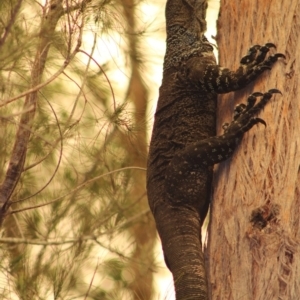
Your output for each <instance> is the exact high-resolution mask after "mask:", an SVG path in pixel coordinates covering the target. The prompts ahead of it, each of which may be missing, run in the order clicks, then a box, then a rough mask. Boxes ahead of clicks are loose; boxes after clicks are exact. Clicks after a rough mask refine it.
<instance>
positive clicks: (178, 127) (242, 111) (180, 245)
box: [147, 0, 284, 300]
mask: <svg viewBox="0 0 300 300" xmlns="http://www.w3.org/2000/svg"><path fill="white" fill-rule="evenodd" d="M206 8H207V1H206V0H168V1H167V5H166V30H167V49H166V54H165V58H164V68H163V80H162V84H161V87H160V90H159V99H158V104H157V109H156V113H155V121H154V126H153V133H152V138H151V143H150V149H149V157H148V171H147V192H148V199H149V205H150V208H151V211H152V213H153V215H154V218H155V222H156V226H157V230H158V233H159V235H160V238H161V241H162V246H163V251H164V256H165V261H166V264H167V266H168V268H169V269H170V271H171V272H172V274H173V278H174V283H175V291H176V299H177V300H179V299H185V300H186V299H198V300H199V299H200V300H201V299H208V293H207V279H206V275H205V267H204V258H203V253H202V251H201V236H200V232H201V226H202V224H203V221H204V219H205V216H206V214H207V211H208V207H209V203H210V194H211V184H212V175H213V174H212V172H213V165H214V164H215V163H218V162H220V161H223V160H225V159H227V158H228V157H229V156H230V155H231V154H232V153H233V150H234V148H235V147H236V146H237V145H238V143H239V142H240V140H241V139H242V136H243V134H244V132H246V131H248V130H249V129H250V128H251V127H252V126H253V125H254V124H256V123H258V122H262V120H261V119H258V118H253V117H254V115H255V114H257V113H258V112H259V111H260V109H261V108H263V106H264V105H265V104H266V103H267V101H268V100H269V99H270V98H271V96H272V94H273V93H274V92H278V91H277V90H271V91H269V92H268V93H266V94H264V95H263V94H253V95H252V96H250V97H249V99H250V100H249V101H248V104H247V105H244V106H240V107H239V109H237V110H236V111H235V117H234V120H233V121H232V123H230V124H229V125H228V126H227V127H226V129H225V132H224V135H222V136H220V137H216V105H217V94H218V93H225V92H230V91H234V90H237V89H241V88H243V87H245V86H246V85H247V84H248V83H249V82H251V81H253V80H254V79H256V78H257V77H258V76H259V75H260V74H261V73H263V72H264V71H265V70H267V69H270V68H271V66H272V64H273V63H274V62H276V61H277V59H278V58H279V57H284V56H283V55H282V54H275V55H270V56H268V55H267V53H268V51H269V49H270V48H271V47H273V46H274V45H273V44H271V43H269V44H266V45H265V46H259V45H255V46H253V47H251V48H250V50H249V53H248V54H247V55H246V56H245V57H243V58H242V60H241V65H240V67H239V68H238V69H237V70H236V71H230V70H229V69H226V68H222V67H220V66H218V65H217V64H216V60H215V57H214V54H213V47H212V46H211V44H210V43H209V42H208V41H207V39H206V37H205V36H204V32H205V31H206V21H205V14H206ZM258 96H262V97H263V98H262V100H261V101H260V102H259V103H258V104H257V105H256V106H254V102H255V100H253V97H254V98H256V97H258ZM251 99H252V100H251Z"/></svg>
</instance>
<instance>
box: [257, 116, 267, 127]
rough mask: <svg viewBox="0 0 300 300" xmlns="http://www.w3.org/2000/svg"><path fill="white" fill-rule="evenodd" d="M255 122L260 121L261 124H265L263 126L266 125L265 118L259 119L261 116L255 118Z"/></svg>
mask: <svg viewBox="0 0 300 300" xmlns="http://www.w3.org/2000/svg"><path fill="white" fill-rule="evenodd" d="M254 120H255V123H256V124H258V123H261V124H263V125H265V127H267V123H266V122H265V120H263V119H261V118H255V119H254Z"/></svg>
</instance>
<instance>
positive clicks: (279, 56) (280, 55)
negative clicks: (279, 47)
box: [274, 53, 286, 59]
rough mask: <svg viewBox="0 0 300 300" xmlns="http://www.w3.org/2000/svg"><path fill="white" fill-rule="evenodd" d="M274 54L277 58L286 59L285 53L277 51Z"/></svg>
mask: <svg viewBox="0 0 300 300" xmlns="http://www.w3.org/2000/svg"><path fill="white" fill-rule="evenodd" d="M274 56H275V57H276V58H283V59H286V57H285V55H284V54H282V53H276V54H274Z"/></svg>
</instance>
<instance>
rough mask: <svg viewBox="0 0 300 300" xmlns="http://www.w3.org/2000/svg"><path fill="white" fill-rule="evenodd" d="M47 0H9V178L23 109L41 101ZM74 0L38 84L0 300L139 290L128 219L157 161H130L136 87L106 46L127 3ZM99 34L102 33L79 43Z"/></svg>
mask: <svg viewBox="0 0 300 300" xmlns="http://www.w3.org/2000/svg"><path fill="white" fill-rule="evenodd" d="M46 2H47V5H45V6H42V5H41V4H40V3H38V2H36V1H33V0H29V1H22V0H14V1H0V95H1V100H0V105H1V112H0V144H1V147H0V163H1V165H2V166H5V168H1V169H0V180H1V182H4V181H5V176H6V170H7V168H9V164H8V162H9V161H10V159H11V154H12V152H13V151H14V150H13V149H14V145H16V144H18V142H19V141H18V140H17V138H16V134H17V131H18V128H19V124H20V122H21V121H20V120H21V117H22V116H24V115H26V114H27V113H28V111H30V109H31V108H32V107H30V108H26V109H24V106H23V105H24V99H25V97H26V95H27V94H30V95H31V94H34V93H30V92H29V91H30V89H32V88H33V87H32V86H31V83H32V78H33V76H36V75H33V69H34V64H35V63H36V62H39V57H40V56H41V53H39V54H38V55H37V53H38V50H37V49H38V48H39V46H40V44H41V41H42V40H43V39H44V38H45V35H43V34H40V31H41V28H42V26H43V24H44V23H43V22H45V14H47V13H49V11H50V6H51V4H53V3H54V2H55V1H50V0H49V1H46ZM62 3H63V6H64V8H65V12H64V13H62V15H61V17H60V19H59V22H58V23H57V26H56V30H55V32H54V34H49V35H46V38H47V39H48V44H49V45H50V50H49V53H48V55H47V60H46V65H45V69H44V70H42V71H41V73H40V74H38V76H40V77H41V83H42V84H44V86H42V87H41V88H39V89H37V105H36V108H34V109H35V112H34V116H33V117H32V116H31V117H32V120H31V121H30V122H31V123H30V125H31V126H32V127H31V128H30V132H31V135H30V140H29V143H28V144H27V147H26V160H25V164H24V168H23V170H22V173H21V176H20V178H18V180H17V185H16V187H15V189H14V192H13V194H12V196H11V198H10V200H11V207H10V209H9V211H8V212H7V215H6V217H5V221H4V223H3V224H2V226H3V232H4V235H3V238H12V239H13V240H11V242H5V241H4V240H3V241H2V242H0V260H1V271H0V276H1V278H4V279H3V280H1V281H0V290H1V289H2V290H3V292H2V294H1V296H0V298H1V297H3V299H114V300H115V299H126V298H131V292H130V288H129V287H128V284H127V282H126V280H125V279H124V278H123V271H124V268H125V267H126V264H127V263H128V261H130V257H131V255H132V252H133V247H132V244H133V242H134V237H132V234H131V233H130V230H128V224H132V222H133V223H136V222H138V221H139V217H143V216H144V215H145V213H147V212H143V211H142V212H141V209H139V208H138V207H139V204H140V200H134V201H133V199H132V189H133V186H134V182H133V179H132V178H133V177H132V176H133V174H137V173H138V174H139V175H138V176H140V177H141V178H142V177H143V176H145V170H144V169H143V168H140V169H137V168H135V169H134V168H133V169H130V164H129V163H128V162H130V161H132V159H131V158H129V157H130V155H131V154H130V153H129V151H128V148H127V146H126V144H127V143H128V142H126V139H127V137H128V135H130V132H131V130H132V129H133V124H134V121H133V120H131V117H130V118H129V117H128V113H127V111H128V102H127V99H125V97H124V96H123V95H124V94H125V92H124V89H123V90H121V89H120V90H118V80H115V81H114V80H113V79H110V78H113V76H112V74H114V73H115V72H118V71H119V66H117V65H116V64H114V63H112V61H113V60H112V58H111V57H110V56H107V57H103V56H101V49H100V51H98V47H99V45H101V43H102V42H105V40H106V39H108V38H109V36H108V33H109V34H112V33H114V34H116V30H117V31H118V32H120V31H121V30H123V25H122V24H121V14H120V4H119V3H117V2H115V1H80V0H78V1H66V0H64V1H62ZM18 7H19V8H18ZM53 9H55V8H53ZM6 30H8V31H9V32H7V34H6V33H5V32H6ZM91 33H92V34H91ZM123 33H124V32H123ZM87 36H89V37H90V36H93V38H94V39H95V40H89V39H87V42H86V41H85V43H82V45H81V46H80V48H77V45H80V44H81V42H82V40H85V38H86V37H87ZM3 37H5V38H3ZM118 38H119V39H122V38H121V36H120V35H118ZM95 45H97V46H95ZM79 49H80V51H81V50H83V51H82V52H80V51H79ZM120 49H121V48H120ZM43 51H44V49H43ZM43 51H42V52H43ZM121 51H122V50H121ZM72 53H76V55H74V56H72V55H73V54H72ZM95 61H96V62H97V63H95ZM100 61H102V63H100ZM64 66H65V67H64ZM110 75H111V76H110ZM126 84H127V85H128V84H129V78H127V82H125V86H126ZM22 93H24V95H21V94H22ZM20 95H21V96H20ZM21 138H22V137H21ZM144 155H146V153H144ZM142 190H143V194H144V193H145V188H144V187H142ZM136 197H137V198H138V199H140V198H141V195H140V194H139V195H136ZM137 212H138V213H137ZM130 218H133V219H134V221H131V222H130ZM128 220H129V221H128ZM0 240H1V238H0ZM120 244H121V245H120ZM106 281H108V282H109V288H106V285H105V282H106ZM85 297H86V298H85ZM124 297H125V298H124Z"/></svg>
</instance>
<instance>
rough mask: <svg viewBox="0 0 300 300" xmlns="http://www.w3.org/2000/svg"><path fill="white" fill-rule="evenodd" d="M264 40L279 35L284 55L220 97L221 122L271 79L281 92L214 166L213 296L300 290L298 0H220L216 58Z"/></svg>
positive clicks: (225, 59) (292, 299) (285, 295)
mask: <svg viewBox="0 0 300 300" xmlns="http://www.w3.org/2000/svg"><path fill="white" fill-rule="evenodd" d="M237 41H238V43H237ZM266 41H272V42H274V43H276V46H277V49H280V52H282V53H284V54H285V56H286V60H285V62H282V63H277V64H276V65H275V66H274V68H273V69H272V71H271V72H265V74H263V75H262V76H261V77H260V78H259V79H258V80H257V81H255V83H254V84H250V85H248V87H247V88H245V89H244V90H242V91H239V92H235V93H234V94H233V93H231V94H227V95H223V96H222V97H220V99H219V101H218V115H219V118H218V119H219V122H218V123H219V126H218V128H221V124H222V123H223V122H224V121H226V120H228V118H229V117H230V115H231V113H232V108H233V107H234V105H235V104H236V103H239V102H240V101H242V99H244V97H245V96H246V95H248V94H249V93H252V92H254V91H264V90H266V89H268V88H270V87H276V88H278V89H279V90H281V91H282V94H283V95H282V97H280V98H279V97H278V98H276V100H275V101H271V102H270V103H269V105H267V106H266V108H265V110H264V112H263V114H262V117H263V118H264V120H265V121H266V123H267V124H268V126H267V127H266V128H265V129H263V128H261V126H259V128H257V129H256V130H253V129H252V130H251V132H250V133H249V134H246V135H245V137H244V139H243V143H242V144H241V146H240V147H239V148H238V149H237V151H236V152H235V154H234V156H233V157H232V159H230V160H228V161H226V162H225V163H222V164H220V165H219V166H218V169H217V172H216V173H215V181H214V187H215V188H214V193H213V205H212V214H211V218H210V229H209V248H208V251H207V257H209V259H208V261H209V268H208V269H209V283H210V287H211V299H233V300H235V299H245V300H256V299H289V300H296V299H298V298H299V294H300V274H299V270H300V258H299V253H300V252H299V239H300V218H299V210H300V190H299V189H300V173H299V165H300V151H299V147H300V103H299V93H300V85H299V80H300V78H299V70H300V1H299V0H296V1H290V0H273V1H272V0H264V1H250V0H248V1H239V0H231V1H226V0H221V7H220V16H219V20H218V36H217V42H218V46H219V56H220V64H221V65H226V66H233V68H235V67H238V59H237V57H240V56H241V55H242V53H244V52H245V51H246V49H247V47H248V45H253V44H260V43H264V42H266ZM233 54H234V55H233Z"/></svg>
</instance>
